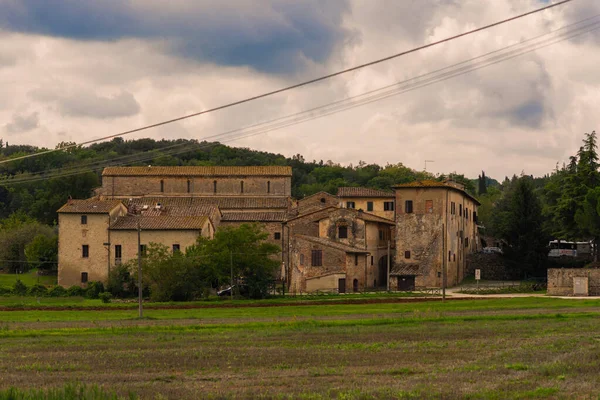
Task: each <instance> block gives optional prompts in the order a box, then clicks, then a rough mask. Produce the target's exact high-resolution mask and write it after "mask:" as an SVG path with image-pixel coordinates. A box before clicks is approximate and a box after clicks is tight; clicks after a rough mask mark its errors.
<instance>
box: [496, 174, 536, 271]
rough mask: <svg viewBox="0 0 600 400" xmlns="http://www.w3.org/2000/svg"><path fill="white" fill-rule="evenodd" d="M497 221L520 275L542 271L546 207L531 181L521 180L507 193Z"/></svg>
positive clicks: (501, 236) (508, 251)
mask: <svg viewBox="0 0 600 400" xmlns="http://www.w3.org/2000/svg"><path fill="white" fill-rule="evenodd" d="M503 200H504V201H503V203H502V204H501V205H500V206H499V210H498V214H497V216H496V217H495V218H496V232H497V234H498V236H499V237H500V238H501V239H503V240H504V241H505V242H506V243H507V246H506V248H505V254H506V256H507V257H509V258H510V259H512V260H513V262H514V263H515V268H516V269H517V268H518V270H517V271H516V272H519V273H523V274H525V275H531V274H535V273H539V272H541V269H542V267H543V266H544V263H545V259H546V256H547V248H546V244H547V240H548V239H547V237H546V236H545V235H544V234H543V230H542V221H543V217H542V207H541V203H540V199H539V197H538V195H537V194H536V193H535V191H534V189H533V184H532V182H531V178H530V177H528V176H523V177H521V178H519V179H517V180H516V181H515V182H514V183H513V184H512V187H511V188H510V190H509V191H508V192H507V193H506V194H505V198H504V199H503Z"/></svg>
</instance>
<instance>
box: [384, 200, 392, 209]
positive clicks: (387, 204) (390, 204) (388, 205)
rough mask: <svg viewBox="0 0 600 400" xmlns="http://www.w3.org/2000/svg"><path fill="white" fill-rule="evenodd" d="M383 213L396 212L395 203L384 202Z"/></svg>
mask: <svg viewBox="0 0 600 400" xmlns="http://www.w3.org/2000/svg"><path fill="white" fill-rule="evenodd" d="M383 211H394V202H393V201H384V202H383Z"/></svg>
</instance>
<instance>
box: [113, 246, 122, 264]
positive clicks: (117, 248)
mask: <svg viewBox="0 0 600 400" xmlns="http://www.w3.org/2000/svg"><path fill="white" fill-rule="evenodd" d="M121 257H122V250H121V245H120V244H117V245H115V264H120V263H121Z"/></svg>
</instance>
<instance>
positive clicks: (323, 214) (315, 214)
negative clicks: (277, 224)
mask: <svg viewBox="0 0 600 400" xmlns="http://www.w3.org/2000/svg"><path fill="white" fill-rule="evenodd" d="M339 210H343V211H342V212H349V213H354V214H357V215H356V217H357V218H359V219H362V220H365V221H369V222H381V223H384V224H389V225H395V224H396V223H395V222H394V221H393V220H391V219H387V218H383V217H379V216H377V215H374V214H369V213H366V212H364V211H358V210H356V209H354V208H340V207H333V206H329V207H325V208H321V209H319V210H314V211H311V212H308V213H306V214H301V215H299V216H297V217H294V218H290V219H288V222H289V221H293V220H296V219H300V218H309V220H310V219H311V218H312V220H313V221H320V220H322V219H324V218H327V217H328V215H329V213H332V212H336V211H339Z"/></svg>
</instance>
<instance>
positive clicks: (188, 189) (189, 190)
mask: <svg viewBox="0 0 600 400" xmlns="http://www.w3.org/2000/svg"><path fill="white" fill-rule="evenodd" d="M187 192H188V193H191V192H192V181H190V180H189V179H188V180H187Z"/></svg>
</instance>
